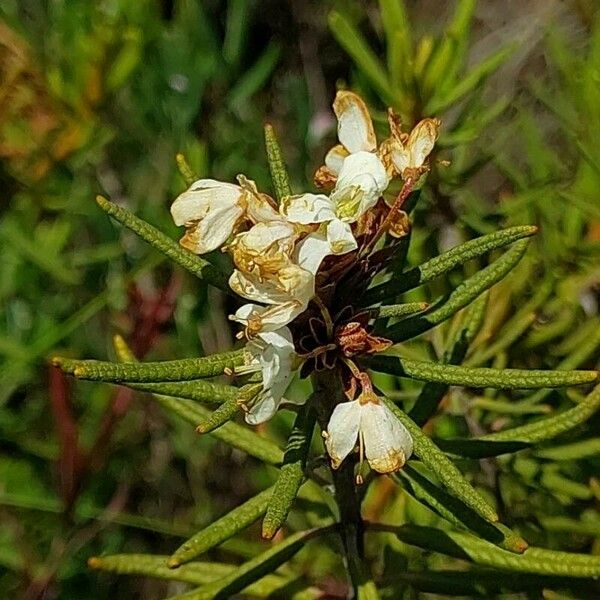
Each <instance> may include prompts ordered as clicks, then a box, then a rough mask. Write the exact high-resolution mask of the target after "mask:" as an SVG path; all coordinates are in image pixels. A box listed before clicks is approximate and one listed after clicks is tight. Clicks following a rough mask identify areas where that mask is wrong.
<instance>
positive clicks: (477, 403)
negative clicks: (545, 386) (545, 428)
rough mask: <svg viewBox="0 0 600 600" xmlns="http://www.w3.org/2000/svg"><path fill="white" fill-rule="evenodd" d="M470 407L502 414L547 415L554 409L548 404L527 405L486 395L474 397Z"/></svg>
mask: <svg viewBox="0 0 600 600" xmlns="http://www.w3.org/2000/svg"><path fill="white" fill-rule="evenodd" d="M470 407H471V408H482V409H483V410H489V411H490V412H494V413H498V414H502V415H545V414H548V413H549V412H551V410H552V409H551V408H550V406H548V405H547V404H533V405H532V406H526V405H524V404H520V403H518V402H511V401H510V400H493V399H491V398H485V397H479V398H474V399H473V402H471V405H470Z"/></svg>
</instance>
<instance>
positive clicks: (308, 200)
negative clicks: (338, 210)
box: [279, 194, 335, 225]
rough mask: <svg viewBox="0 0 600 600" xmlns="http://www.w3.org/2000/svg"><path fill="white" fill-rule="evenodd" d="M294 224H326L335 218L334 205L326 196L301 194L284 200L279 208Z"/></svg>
mask: <svg viewBox="0 0 600 600" xmlns="http://www.w3.org/2000/svg"><path fill="white" fill-rule="evenodd" d="M279 210H280V212H281V214H282V215H283V216H284V217H286V218H287V220H288V221H291V222H292V223H300V224H301V225H308V224H310V223H324V222H325V221H329V220H330V219H332V218H334V217H335V213H334V212H333V203H332V202H331V200H330V199H329V197H328V196H325V195H324V194H300V195H298V196H289V197H288V198H284V199H283V201H282V203H281V206H280V208H279Z"/></svg>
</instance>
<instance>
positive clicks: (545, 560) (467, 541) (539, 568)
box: [373, 525, 600, 577]
mask: <svg viewBox="0 0 600 600" xmlns="http://www.w3.org/2000/svg"><path fill="white" fill-rule="evenodd" d="M373 529H380V530H382V531H390V532H391V531H393V532H394V533H395V534H396V535H397V536H398V538H399V539H400V540H402V541H403V542H404V543H405V544H411V545H413V546H417V547H419V548H425V549H427V550H432V551H434V552H441V553H442V554H447V555H449V556H454V557H456V558H461V559H466V560H471V561H473V562H474V563H476V564H478V565H483V566H486V567H494V568H496V569H503V570H506V571H516V572H519V573H534V574H538V575H555V576H563V577H600V556H595V555H589V554H576V553H571V552H560V551H558V550H546V549H544V548H535V547H532V546H530V547H529V548H528V549H527V550H525V552H523V554H514V553H512V552H508V551H507V550H503V549H502V548H498V547H497V546H494V544H492V543H490V542H488V541H486V540H482V539H479V538H477V537H475V536H473V535H471V534H468V533H462V532H458V531H441V530H439V529H434V528H432V527H422V526H419V525H402V526H400V527H392V526H383V527H377V526H375V527H373Z"/></svg>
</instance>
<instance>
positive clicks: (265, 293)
mask: <svg viewBox="0 0 600 600" xmlns="http://www.w3.org/2000/svg"><path fill="white" fill-rule="evenodd" d="M229 287H230V288H231V289H232V290H233V291H234V292H235V293H236V294H239V295H240V296H242V298H247V299H248V300H253V301H254V302H262V303H264V304H277V303H278V302H280V301H281V300H282V299H285V298H286V296H287V295H286V294H283V293H282V292H281V291H279V290H278V289H277V287H276V286H275V285H274V284H273V283H272V282H271V281H263V282H260V281H258V280H257V279H256V278H254V277H250V276H248V275H245V274H244V273H242V272H241V271H239V270H238V269H235V270H234V271H233V273H232V274H231V276H230V277H229Z"/></svg>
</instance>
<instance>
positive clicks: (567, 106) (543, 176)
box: [0, 0, 600, 600]
mask: <svg viewBox="0 0 600 600" xmlns="http://www.w3.org/2000/svg"><path fill="white" fill-rule="evenodd" d="M401 5H402V3H399V2H398V3H397V2H391V1H381V2H374V1H373V2H368V1H362V2H361V1H350V2H347V1H341V0H340V1H339V2H335V1H332V0H327V1H324V2H303V1H301V0H298V1H293V0H287V1H275V0H265V1H261V2H258V1H257V0H255V1H252V0H229V1H225V0H179V1H178V0H173V1H167V0H139V1H137V2H130V1H128V0H99V1H97V2H89V1H87V0H68V1H67V0H54V1H43V0H20V1H19V0H3V2H2V4H1V6H0V161H1V162H0V185H1V188H0V189H1V190H2V194H1V197H0V307H1V309H0V310H1V312H0V314H1V321H0V519H1V521H2V527H1V528H0V597H2V598H5V597H6V598H16V597H19V598H28V599H34V598H66V599H71V598H73V599H75V598H78V599H79V598H98V599H101V598H146V599H150V600H151V599H154V598H162V597H164V596H165V595H168V594H170V593H175V592H177V591H181V590H183V589H184V587H182V584H178V583H174V582H156V581H154V580H152V581H149V580H143V579H139V578H138V579H136V578H130V579H128V578H117V577H115V576H112V575H102V574H97V573H94V572H92V571H90V570H88V568H87V566H86V561H87V558H88V557H90V556H92V555H94V554H100V553H115V552H148V553H156V554H169V553H170V552H171V551H172V550H173V549H174V548H175V547H176V546H177V545H178V544H179V543H180V541H181V538H182V537H185V536H189V535H190V534H191V533H193V532H194V531H195V530H197V529H199V528H201V527H202V526H203V525H205V524H207V523H209V522H211V521H212V520H214V519H215V518H216V517H217V516H219V515H220V514H222V513H224V512H225V511H226V510H228V509H230V508H232V507H233V506H235V505H237V504H238V503H239V502H240V501H242V500H243V499H245V498H247V497H248V496H250V495H252V494H253V493H254V492H255V491H256V490H258V489H262V488H264V487H265V485H266V482H268V481H269V473H268V470H267V468H266V467H264V466H262V465H260V464H259V463H258V462H256V461H254V460H253V459H249V458H248V457H246V456H244V455H242V454H241V453H240V452H236V451H232V450H231V449H230V448H228V447H227V446H225V445H223V444H221V443H219V442H216V441H214V440H212V439H211V438H209V437H203V438H199V437H198V436H197V435H196V434H195V433H194V432H193V431H191V430H190V429H189V428H187V427H184V426H183V425H182V424H181V423H179V422H177V421H175V420H173V419H170V418H169V417H168V415H165V414H163V413H162V412H161V411H160V410H159V408H158V407H156V406H154V405H152V404H151V403H148V402H147V401H146V399H145V398H144V397H143V395H142V394H136V395H134V394H133V392H131V390H125V389H120V388H110V387H109V386H106V385H95V384H91V383H83V382H73V381H69V380H67V379H66V378H65V376H64V375H62V374H61V373H59V372H58V371H56V370H54V369H53V368H51V367H50V366H48V362H47V359H48V357H49V356H50V355H51V354H52V353H54V352H59V353H60V354H63V355H69V356H74V357H90V358H102V359H105V358H107V357H112V356H113V355H112V350H111V348H112V335H113V334H114V333H121V334H122V335H124V336H125V338H126V339H127V340H128V341H129V343H130V345H131V346H132V348H133V349H134V351H135V353H136V355H137V357H138V358H143V357H146V358H153V359H167V358H177V357H185V356H195V355H200V354H204V353H208V352H214V351H217V350H222V349H225V348H228V347H230V345H231V344H232V340H233V333H232V331H231V329H230V327H229V324H228V321H227V318H226V316H227V314H228V313H229V312H231V309H232V308H234V307H233V306H231V305H230V304H229V302H230V300H228V299H226V298H225V297H223V296H222V295H221V294H220V293H218V292H215V291H214V290H207V289H206V288H205V287H204V286H203V285H202V284H201V283H199V282H198V281H196V280H192V279H190V278H189V277H188V276H187V275H185V274H184V273H182V272H181V271H180V270H179V269H176V268H173V267H172V266H171V265H169V264H167V263H166V261H164V260H163V259H162V257H161V256H159V255H157V254H156V253H155V252H154V251H152V250H150V249H149V248H148V247H146V246H145V245H144V244H143V242H141V241H139V240H138V239H136V238H135V237H134V236H133V234H131V233H129V232H127V231H124V230H123V229H121V228H119V227H118V226H115V225H114V224H113V223H112V222H110V221H109V219H108V218H107V217H106V216H105V215H104V214H103V213H102V212H101V211H100V210H99V209H98V207H97V206H96V204H95V202H94V196H95V195H96V194H99V193H101V194H104V195H106V196H108V197H110V198H111V199H112V200H114V201H115V202H119V203H122V204H124V205H126V206H127V207H128V208H130V209H131V210H133V211H134V212H136V214H138V215H139V216H141V217H143V218H144V219H146V220H148V221H149V222H150V223H152V224H154V225H156V226H157V227H159V228H160V229H161V230H163V231H165V232H167V233H168V234H169V235H171V236H172V237H174V238H175V237H177V236H178V235H179V232H178V231H177V229H176V228H175V227H174V226H173V224H172V222H171V219H170V216H169V212H168V208H169V205H170V202H171V201H172V199H173V198H174V197H175V196H176V195H177V194H178V193H179V192H181V191H182V190H183V189H184V187H185V184H184V182H183V180H182V178H181V177H180V175H179V174H178V171H177V168H176V163H175V155H176V154H177V153H178V152H182V153H183V154H184V155H185V156H186V158H187V160H188V162H189V163H190V165H191V167H192V168H193V170H194V172H195V173H196V174H197V175H198V176H202V177H207V176H210V177H214V178H216V179H222V180H226V181H230V180H233V178H234V177H235V176H236V175H237V174H238V173H242V172H243V173H244V174H246V175H247V176H248V177H250V178H252V179H254V180H256V182H257V183H258V185H259V187H260V188H261V189H263V190H265V191H271V190H270V187H269V186H270V183H269V180H268V170H267V164H266V158H265V155H264V142H263V125H264V123H265V122H267V121H268V122H270V123H272V124H273V125H274V127H275V129H276V130H277V132H278V135H279V138H280V141H281V144H282V146H283V150H284V153H285V157H286V160H287V163H288V167H289V170H290V172H291V174H292V180H293V185H294V189H295V190H298V191H299V190H304V189H312V181H311V179H312V173H313V171H314V169H315V168H316V167H317V166H319V165H320V164H321V163H322V157H323V154H324V152H325V151H326V149H327V148H328V147H329V146H330V145H331V144H332V142H333V140H334V138H335V120H334V117H333V114H332V112H331V110H330V104H331V101H332V99H333V97H334V95H335V90H336V88H338V87H351V88H353V89H357V90H358V91H360V92H361V93H362V95H363V96H364V97H365V98H366V100H367V101H368V103H369V104H370V106H371V107H372V109H373V112H374V115H375V117H376V121H377V123H378V125H383V124H384V122H385V108H386V107H387V106H388V105H392V106H394V107H395V108H396V109H397V110H398V111H399V113H400V114H401V115H402V117H403V120H404V122H405V123H406V125H411V124H413V123H414V122H415V121H416V120H418V119H419V118H421V117H423V116H439V117H441V118H442V120H443V123H444V125H443V130H442V136H441V138H440V142H439V145H438V154H437V155H436V159H437V160H438V162H435V163H434V167H433V169H432V173H431V175H430V178H429V186H428V189H427V191H426V193H425V195H424V198H423V201H422V202H421V204H420V206H419V207H418V209H417V211H416V212H415V214H414V215H413V221H414V232H413V239H412V246H411V251H410V256H409V258H410V259H411V260H412V261H417V260H423V259H426V258H428V257H430V256H433V255H435V254H437V253H438V252H439V251H440V250H445V249H447V248H449V247H451V246H454V245H456V244H457V243H459V242H460V241H464V240H466V239H469V238H471V237H475V236H477V235H480V234H482V233H489V232H491V231H493V230H495V229H496V228H498V227H500V226H506V225H513V224H525V223H527V224H536V225H538V226H539V227H540V234H539V236H538V237H537V239H536V241H535V242H534V244H533V245H534V248H533V250H532V251H530V252H529V254H528V256H527V259H526V260H525V261H523V263H522V264H521V265H520V267H519V269H518V270H517V272H516V273H514V274H512V275H511V277H510V278H509V279H508V280H507V281H505V282H503V283H501V284H500V285H498V286H496V288H495V289H494V291H493V302H491V303H490V308H489V309H488V314H487V317H486V326H485V327H484V331H483V333H482V334H481V336H480V339H479V342H478V345H477V352H476V353H475V354H474V355H472V356H471V357H470V361H471V362H470V364H473V365H475V364H477V365H486V364H494V365H496V366H502V365H510V366H514V367H519V366H526V367H536V368H556V367H558V368H560V367H561V366H562V367H564V368H567V367H569V368H573V367H579V366H585V367H588V368H593V367H594V365H596V364H597V359H598V347H599V346H600V336H599V334H598V330H599V325H600V317H599V316H598V299H599V292H600V268H599V266H598V265H599V264H600V261H599V259H600V244H599V242H600V199H599V198H600V144H599V143H598V140H599V139H600V20H599V17H598V9H597V3H596V2H595V1H594V0H589V2H586V0H573V1H568V2H567V1H565V2H559V1H551V0H532V1H529V2H518V1H512V2H506V1H503V0H486V1H482V2H479V3H478V4H477V3H475V2H466V1H460V2H442V1H440V0H425V1H422V2H416V1H410V0H407V1H406V2H405V3H404V6H405V7H406V11H407V15H408V18H409V21H410V24H411V25H410V28H409V29H406V31H404V32H403V34H402V35H398V28H394V27H392V26H391V25H390V24H391V23H395V21H394V19H398V14H395V13H394V11H395V10H397V7H398V6H401ZM398 22H400V21H398ZM439 161H441V162H439ZM446 161H449V164H447V162H446ZM452 285H453V280H452V278H448V279H447V280H444V281H441V282H440V281H437V282H435V284H432V285H431V286H429V287H427V288H425V289H421V290H419V292H418V296H417V297H415V298H414V299H418V300H420V299H429V298H431V297H432V296H435V295H439V294H440V293H441V292H443V291H444V289H445V288H448V289H450V287H451V286H452ZM507 324H508V325H507ZM506 325H507V327H505V331H507V332H508V333H506V334H504V336H503V335H502V334H501V333H499V332H501V331H502V330H503V327H504V326H506ZM451 326H452V324H450V325H449V327H451ZM445 335H449V333H448V331H445V330H443V328H442V333H437V334H436V333H434V334H433V335H432V336H431V338H430V339H429V340H428V341H427V343H425V342H424V341H422V340H421V341H418V342H415V343H414V345H413V346H410V347H409V349H412V351H414V353H415V355H417V356H423V355H427V354H429V355H431V354H432V353H433V354H440V353H442V352H443V340H444V336H445ZM569 361H570V362H569ZM575 363H577V364H575ZM292 393H302V390H301V389H300V388H298V389H296V390H293V391H292ZM415 393H416V390H415V389H410V388H408V389H406V388H400V389H399V390H398V394H400V395H403V397H406V398H408V399H409V400H410V398H414V396H415ZM507 400H508V399H507V398H505V397H502V396H492V395H489V396H485V397H483V396H482V397H473V396H472V395H471V396H469V395H468V394H467V393H466V392H465V391H461V390H458V391H455V392H453V393H452V394H450V395H449V397H448V398H447V401H446V405H445V406H446V409H447V410H445V412H444V414H443V415H440V416H439V417H438V418H437V419H436V420H435V422H434V423H433V424H432V426H431V428H432V433H435V434H436V435H440V436H452V435H454V436H456V435H464V434H465V432H468V431H473V430H475V431H478V430H487V429H493V428H497V427H499V426H501V425H504V424H506V423H507V422H512V421H514V422H515V423H519V422H526V421H527V420H528V419H531V418H535V417H536V415H539V414H540V413H541V412H545V411H546V412H547V411H549V410H552V409H553V408H555V407H557V406H560V405H561V403H562V402H564V401H565V397H564V396H562V392H560V393H558V392H553V393H552V394H546V395H545V396H544V397H543V398H541V397H538V398H536V399H535V402H533V403H532V402H529V403H528V402H527V398H525V399H524V400H522V401H521V402H520V403H519V402H517V403H516V404H515V403H512V404H510V403H509V402H508V401H507ZM515 406H516V407H517V408H515ZM289 416H290V415H289V414H286V413H282V414H281V415H279V416H278V417H277V419H275V420H274V421H273V422H272V423H270V424H269V430H270V431H271V432H272V434H273V436H275V437H277V436H278V435H279V434H280V433H281V439H284V433H285V432H286V431H287V428H288V427H289V421H290V420H289ZM597 426H598V422H597V421H596V422H593V421H592V422H591V423H590V424H589V425H588V426H587V429H586V430H585V432H583V434H581V432H579V434H578V435H579V437H578V439H580V438H582V437H583V438H585V439H586V440H588V441H589V442H590V443H589V444H588V446H589V447H587V448H586V449H585V450H583V451H579V453H577V452H575V454H574V455H573V456H572V457H571V459H569V460H565V461H562V462H558V463H557V462H553V463H552V462H548V463H547V464H546V462H544V457H543V456H541V457H540V456H534V455H532V454H527V453H520V454H519V455H517V457H516V458H512V459H510V460H506V461H504V462H502V461H499V462H500V464H496V465H493V467H492V466H489V468H487V470H486V469H484V476H483V480H482V481H479V482H478V483H480V484H481V485H482V486H483V487H486V486H487V487H489V488H492V489H494V490H495V492H496V493H497V494H498V495H500V496H501V497H502V499H503V504H504V510H505V512H506V515H505V518H506V519H507V522H509V523H510V524H512V525H515V524H516V526H517V527H519V525H520V528H521V531H524V532H526V537H527V539H529V540H530V541H533V542H535V543H537V544H539V545H546V546H548V547H557V548H563V549H567V550H578V551H583V552H585V551H592V552H600V513H599V511H598V502H599V499H600V482H598V480H596V479H594V475H595V476H596V477H597V474H598V467H599V466H600V462H599V461H600V458H599V455H600V436H599V434H598V427H597ZM568 441H569V440H565V443H567V442H568ZM545 458H548V457H545ZM550 458H552V456H550ZM465 469H466V470H469V469H471V470H472V471H473V472H476V471H478V465H477V464H476V463H475V464H473V465H465ZM486 477H487V478H488V480H487V481H486V480H485V478H486ZM366 511H367V513H369V514H372V515H381V514H387V515H395V516H397V518H400V515H403V516H402V517H401V518H403V519H405V520H414V521H415V522H419V523H423V522H426V521H427V519H428V518H429V517H427V516H423V515H422V514H418V512H419V511H418V510H417V507H415V506H411V505H410V502H409V501H408V500H407V498H406V497H405V496H403V495H402V494H401V493H400V492H398V491H395V488H394V491H392V489H391V488H389V487H388V486H386V484H385V481H384V480H383V481H382V483H381V484H378V485H377V486H375V487H374V488H372V490H371V491H370V493H369V496H368V498H367V506H366ZM293 518H294V516H293V515H292V519H293ZM257 538H258V533H257V530H254V529H251V530H250V531H249V533H248V535H247V539H246V541H245V542H243V543H242V542H239V541H238V542H235V543H229V544H225V545H224V546H222V547H221V548H220V549H219V550H218V551H214V552H213V554H212V555H211V558H213V559H215V560H217V559H219V558H222V557H227V558H229V559H231V560H235V559H236V557H247V556H251V555H252V554H253V553H254V552H255V551H256V547H257V546H256V544H257V543H258V542H257ZM301 556H302V555H301ZM312 558H313V559H312V560H308V558H307V557H305V558H304V559H302V558H299V559H298V560H300V562H302V560H304V561H305V564H304V565H303V569H304V572H305V573H306V574H308V575H309V578H310V579H311V580H312V581H313V582H315V581H316V582H317V585H318V586H319V587H320V589H321V590H327V593H328V594H329V595H328V596H323V597H331V598H339V597H342V596H340V595H339V594H340V593H341V592H339V587H340V582H339V581H337V580H336V572H335V564H336V562H335V561H336V556H335V552H334V551H333V550H329V551H328V550H327V549H326V548H322V549H321V550H320V554H319V557H318V558H319V560H318V561H315V560H314V556H313V557H312ZM336 586H337V587H336ZM336 590H338V591H336ZM323 593H325V592H323ZM336 594H338V595H336ZM515 597H522V596H515Z"/></svg>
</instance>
